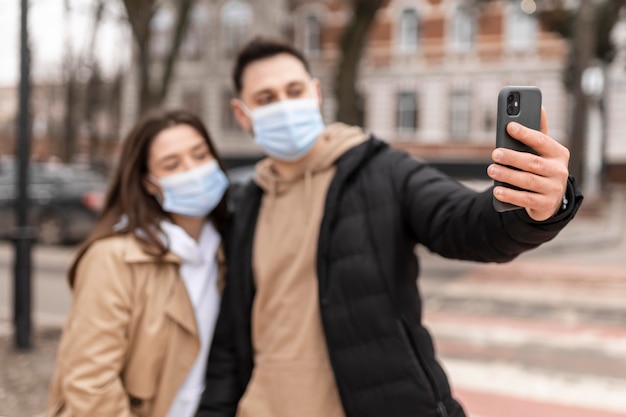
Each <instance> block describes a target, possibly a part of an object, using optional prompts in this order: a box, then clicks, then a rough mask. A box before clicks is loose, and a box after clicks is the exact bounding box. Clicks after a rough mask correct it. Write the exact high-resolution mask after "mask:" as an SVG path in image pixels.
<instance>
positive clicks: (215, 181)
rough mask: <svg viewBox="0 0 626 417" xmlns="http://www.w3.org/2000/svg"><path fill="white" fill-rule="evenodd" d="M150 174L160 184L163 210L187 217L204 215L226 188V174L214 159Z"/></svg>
mask: <svg viewBox="0 0 626 417" xmlns="http://www.w3.org/2000/svg"><path fill="white" fill-rule="evenodd" d="M152 178H153V181H154V182H156V183H157V184H158V185H159V186H160V187H161V192H162V196H163V198H162V200H161V201H160V203H161V207H163V210H164V211H166V212H168V213H174V214H180V215H182V216H188V217H205V216H207V215H208V214H209V213H211V212H212V211H213V209H214V208H215V207H217V205H218V204H219V202H220V201H222V197H223V196H224V193H225V192H226V189H227V188H228V178H227V177H226V174H224V171H222V170H221V169H220V167H219V165H218V164H217V161H215V160H212V161H209V162H207V163H206V164H203V165H200V166H199V167H196V168H193V169H190V170H189V171H185V172H180V173H177V174H172V175H168V176H167V177H162V178H154V177H152Z"/></svg>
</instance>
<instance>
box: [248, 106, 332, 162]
mask: <svg viewBox="0 0 626 417" xmlns="http://www.w3.org/2000/svg"><path fill="white" fill-rule="evenodd" d="M241 104H242V108H243V109H244V111H245V112H246V114H247V115H248V117H250V119H252V125H253V130H254V140H255V142H256V143H257V144H258V145H259V146H260V147H261V149H263V150H264V151H265V153H267V154H268V155H269V156H272V157H274V158H276V159H279V160H283V161H295V160H298V159H300V158H302V157H303V156H304V155H306V153H307V152H309V151H310V150H311V148H312V147H313V145H314V144H315V141H316V140H317V138H318V136H319V135H320V134H321V133H322V131H323V130H324V121H323V120H322V114H321V112H320V107H319V103H318V99H317V97H315V98H302V99H290V100H282V101H279V102H276V103H272V104H268V105H265V106H262V107H258V108H256V109H254V110H249V109H248V108H247V107H246V105H245V104H243V102H241Z"/></svg>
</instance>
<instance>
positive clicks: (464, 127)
mask: <svg viewBox="0 0 626 417" xmlns="http://www.w3.org/2000/svg"><path fill="white" fill-rule="evenodd" d="M470 98H471V96H470V93H469V91H467V90H454V91H452V94H451V96H450V133H451V135H452V137H453V138H466V137H467V136H469V133H470V110H471V101H470Z"/></svg>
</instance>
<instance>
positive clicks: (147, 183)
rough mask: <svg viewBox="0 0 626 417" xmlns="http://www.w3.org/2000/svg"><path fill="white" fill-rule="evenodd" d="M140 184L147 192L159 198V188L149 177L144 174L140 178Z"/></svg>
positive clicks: (160, 194)
mask: <svg viewBox="0 0 626 417" xmlns="http://www.w3.org/2000/svg"><path fill="white" fill-rule="evenodd" d="M141 185H142V186H143V188H144V189H145V190H146V191H147V192H148V194H150V195H153V196H154V197H156V198H157V199H158V200H159V199H160V198H161V196H162V193H161V188H160V187H159V186H158V185H156V184H155V183H154V181H152V180H151V179H150V178H148V177H147V176H144V177H143V178H142V180H141Z"/></svg>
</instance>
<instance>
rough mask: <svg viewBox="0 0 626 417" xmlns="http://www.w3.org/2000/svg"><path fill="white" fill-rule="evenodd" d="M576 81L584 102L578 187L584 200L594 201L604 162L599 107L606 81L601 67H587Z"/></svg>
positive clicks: (601, 112) (598, 190) (602, 125)
mask: <svg viewBox="0 0 626 417" xmlns="http://www.w3.org/2000/svg"><path fill="white" fill-rule="evenodd" d="M580 82H581V89H582V92H583V94H584V95H585V97H586V99H587V126H586V127H587V131H586V137H587V141H586V143H585V148H584V150H585V152H584V157H583V171H582V174H583V175H582V180H583V181H582V188H583V193H584V194H585V197H587V198H590V199H594V198H597V197H598V196H599V194H600V192H601V190H602V185H603V174H604V159H605V158H604V141H605V133H604V132H605V127H604V123H605V122H604V117H603V110H604V109H603V107H604V93H605V91H606V87H605V84H606V81H605V73H604V68H603V67H602V65H601V64H595V65H591V66H589V67H587V68H586V69H585V70H584V71H583V73H582V77H581V80H580Z"/></svg>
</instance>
